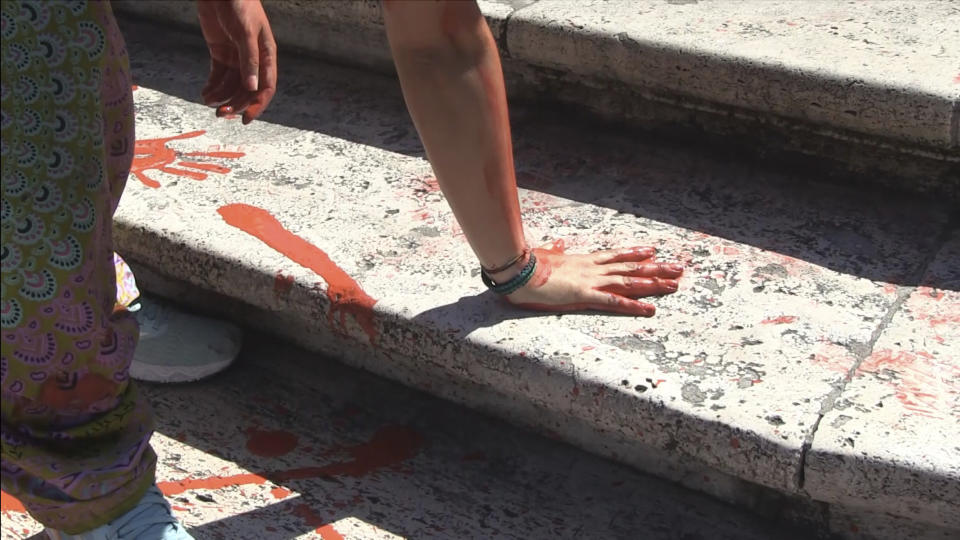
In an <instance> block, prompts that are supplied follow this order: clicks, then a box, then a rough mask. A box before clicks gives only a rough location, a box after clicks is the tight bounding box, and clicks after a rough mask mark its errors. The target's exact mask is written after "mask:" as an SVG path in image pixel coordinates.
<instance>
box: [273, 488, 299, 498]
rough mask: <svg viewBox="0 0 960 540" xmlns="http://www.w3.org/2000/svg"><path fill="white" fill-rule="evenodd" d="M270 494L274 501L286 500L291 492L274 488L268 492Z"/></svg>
mask: <svg viewBox="0 0 960 540" xmlns="http://www.w3.org/2000/svg"><path fill="white" fill-rule="evenodd" d="M270 494H271V495H273V498H274V499H286V498H287V497H289V496H290V495H292V494H293V492H292V491H290V490H289V489H287V488H282V487H275V488H273V489H271V490H270Z"/></svg>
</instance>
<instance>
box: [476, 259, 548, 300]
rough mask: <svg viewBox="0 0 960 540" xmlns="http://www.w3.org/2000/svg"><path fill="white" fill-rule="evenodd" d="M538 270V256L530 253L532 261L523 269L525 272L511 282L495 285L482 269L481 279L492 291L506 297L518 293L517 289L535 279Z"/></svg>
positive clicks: (522, 271)
mask: <svg viewBox="0 0 960 540" xmlns="http://www.w3.org/2000/svg"><path fill="white" fill-rule="evenodd" d="M536 269H537V256H536V255H534V254H533V252H531V253H530V260H529V261H527V264H526V266H524V267H523V270H520V273H519V274H517V275H515V276H513V278H511V279H510V281H507V282H504V283H494V282H493V280H492V279H490V276H489V275H487V271H486V270H484V269H482V268H481V269H480V279H482V280H483V284H484V285H486V286H487V288H488V289H490V290H491V291H493V292H495V293H497V294H502V295H504V296H506V295H508V294H512V293H514V292H516V290H517V289H519V288H520V287H523V286H524V285H526V284H527V282H528V281H530V278H532V277H533V271H534V270H536Z"/></svg>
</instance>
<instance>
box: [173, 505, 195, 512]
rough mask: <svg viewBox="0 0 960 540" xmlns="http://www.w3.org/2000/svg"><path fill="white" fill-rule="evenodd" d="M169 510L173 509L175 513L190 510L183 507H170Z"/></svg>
mask: <svg viewBox="0 0 960 540" xmlns="http://www.w3.org/2000/svg"><path fill="white" fill-rule="evenodd" d="M170 508H173V509H174V510H176V511H177V512H189V511H190V509H189V508H187V507H185V506H177V505H170Z"/></svg>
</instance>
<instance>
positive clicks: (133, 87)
mask: <svg viewBox="0 0 960 540" xmlns="http://www.w3.org/2000/svg"><path fill="white" fill-rule="evenodd" d="M139 89H140V87H139V86H137V85H135V84H134V85H131V86H130V90H131V91H132V92H135V91H137V90H139Z"/></svg>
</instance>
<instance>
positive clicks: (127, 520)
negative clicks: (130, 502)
mask: <svg viewBox="0 0 960 540" xmlns="http://www.w3.org/2000/svg"><path fill="white" fill-rule="evenodd" d="M48 533H49V534H50V538H52V539H53V540H61V539H62V540H194V538H193V537H192V536H190V533H188V532H187V530H186V529H184V528H183V525H181V524H180V522H178V521H177V518H175V517H173V514H171V513H170V504H169V503H168V502H167V500H166V499H165V498H164V497H163V493H161V492H160V490H159V489H157V486H153V487H151V488H150V489H148V490H147V493H146V494H145V495H144V496H143V498H142V499H140V502H139V503H138V504H137V506H135V507H134V508H133V510H130V511H129V512H127V513H126V514H124V515H122V516H120V517H119V518H117V519H115V520H113V521H111V522H110V523H107V524H106V525H103V526H102V527H97V528H96V529H94V530H92V531H88V532H85V533H83V534H64V533H61V532H59V531H48Z"/></svg>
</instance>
